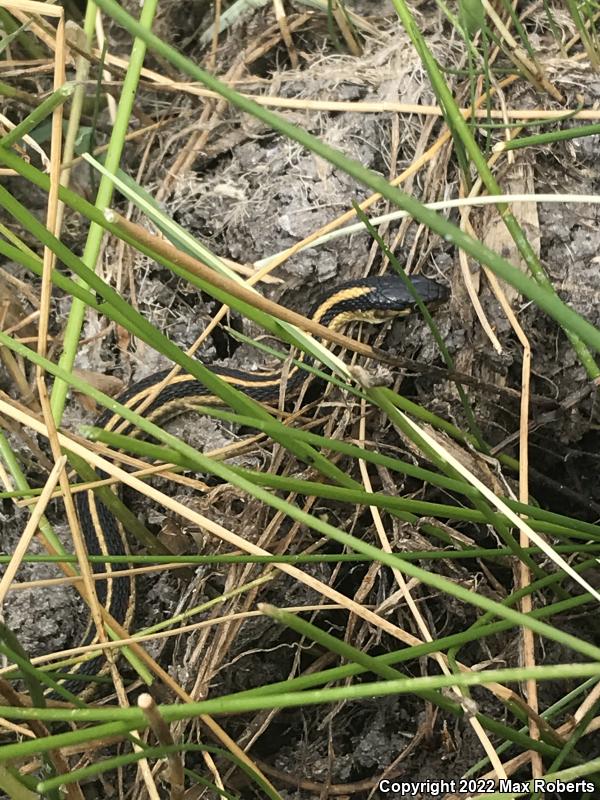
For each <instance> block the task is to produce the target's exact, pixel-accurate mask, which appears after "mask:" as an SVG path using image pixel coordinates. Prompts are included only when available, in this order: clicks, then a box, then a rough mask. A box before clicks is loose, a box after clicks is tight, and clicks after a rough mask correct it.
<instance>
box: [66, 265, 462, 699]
mask: <svg viewBox="0 0 600 800" xmlns="http://www.w3.org/2000/svg"><path fill="white" fill-rule="evenodd" d="M411 282H412V284H413V286H414V288H415V289H416V290H417V292H418V294H419V295H420V297H421V299H422V300H423V302H425V303H427V304H437V303H441V302H442V301H444V300H445V299H446V298H447V296H448V290H447V289H446V287H444V286H442V285H441V284H438V283H436V282H434V281H432V280H430V279H428V278H425V277H422V276H416V277H413V278H411ZM415 306H416V304H415V302H414V298H413V296H412V294H411V293H410V292H409V290H408V289H407V287H406V285H405V283H404V281H402V280H401V279H400V278H399V277H397V276H395V275H385V276H380V277H371V278H363V279H358V280H353V281H349V282H346V283H343V284H341V285H338V286H336V287H335V288H334V289H333V290H332V291H330V292H329V293H328V294H327V295H326V296H325V297H323V298H322V299H321V301H320V302H319V303H317V305H316V306H315V307H314V309H313V311H312V314H311V317H312V319H313V320H315V321H316V322H320V323H321V324H322V325H326V326H328V327H330V328H332V329H336V328H340V327H342V326H343V325H345V324H347V323H349V322H353V321H355V320H363V321H366V322H371V323H381V322H385V321H386V320H390V319H393V318H396V317H400V316H405V315H408V314H410V313H411V312H412V311H413V310H414V308H415ZM211 371H212V372H214V373H215V374H216V375H219V376H220V377H221V378H223V380H225V381H227V382H228V383H231V384H233V385H234V386H235V387H236V388H238V389H241V390H242V391H244V392H245V393H247V394H248V395H249V396H250V397H252V398H253V399H255V400H258V401H260V402H269V401H274V402H277V400H278V397H279V389H280V384H281V377H282V376H281V371H277V372H246V371H244V370H242V369H233V368H228V367H222V366H211ZM168 372H169V370H164V371H161V372H158V373H156V374H154V375H152V376H150V377H148V378H144V379H143V380H141V381H138V382H137V383H135V384H132V385H131V386H130V387H128V388H127V389H126V390H125V391H124V392H123V393H122V394H121V395H120V396H119V397H118V398H117V400H118V401H119V402H120V403H122V404H123V405H127V406H128V407H129V408H131V409H133V410H135V409H137V408H138V407H139V406H140V404H142V403H143V402H144V401H145V400H146V399H147V398H148V396H149V395H150V394H151V393H152V392H153V390H155V389H156V387H157V386H159V384H161V383H162V382H163V381H164V380H165V378H166V376H167V374H168ZM298 378H300V379H301V378H302V375H301V371H298V370H296V372H295V374H294V375H292V376H291V378H290V377H289V376H288V380H287V388H288V389H289V388H291V387H293V385H294V384H295V383H296V382H297V381H296V380H295V379H298ZM194 401H198V402H200V403H202V404H203V405H211V404H215V405H217V404H221V400H220V398H219V397H216V396H213V395H211V394H210V392H209V391H208V390H207V389H206V387H205V386H204V385H203V384H202V383H200V382H199V381H198V380H196V379H195V378H194V377H193V376H191V375H188V374H179V375H177V376H176V377H175V378H174V379H173V380H172V381H171V382H169V383H168V384H167V385H165V386H164V387H163V388H161V389H160V390H159V392H158V393H157V394H156V396H155V397H154V398H153V399H152V400H151V402H150V403H147V404H146V406H145V407H144V408H143V411H142V413H143V415H144V416H145V417H146V418H147V419H149V420H152V421H154V422H156V421H157V420H159V419H163V418H164V417H165V416H171V417H172V416H174V415H175V414H177V413H181V412H183V411H185V410H187V409H188V408H189V406H190V404H191V403H193V402H194ZM96 424H97V426H98V427H102V428H104V429H105V430H108V431H114V430H116V429H117V428H118V427H119V426H121V425H123V419H122V418H121V417H120V416H118V415H115V414H112V413H111V412H110V411H106V412H104V413H103V414H102V415H101V416H100V417H99V419H98V421H97V423H96ZM125 432H127V433H129V432H131V427H129V428H128V429H127V428H126V430H125ZM101 477H106V476H104V475H102V476H101ZM76 497H77V509H78V514H79V519H80V523H81V528H82V531H83V535H84V539H85V543H86V546H87V551H88V553H89V554H90V555H103V556H119V555H126V554H128V552H129V550H128V547H127V541H126V538H125V533H124V531H123V529H122V527H121V525H120V523H118V522H117V520H116V518H115V517H114V516H113V514H112V512H111V511H109V510H108V509H107V508H106V506H105V505H104V504H103V503H102V502H101V501H100V500H99V499H98V498H97V497H96V496H95V495H94V493H93V491H92V490H87V491H83V492H79V493H77V495H76ZM126 568H127V565H126V564H113V565H111V564H110V563H108V562H107V563H106V565H99V564H95V565H94V567H93V569H94V571H96V572H101V571H104V570H105V571H106V572H108V573H112V576H111V577H110V578H108V579H102V580H98V581H97V582H96V592H97V596H98V601H99V602H100V603H101V604H102V605H104V606H105V608H106V609H107V610H108V611H109V613H110V614H111V615H112V617H113V618H114V619H116V620H117V622H119V623H120V624H121V625H123V627H124V628H126V629H128V628H129V625H130V623H131V621H132V619H133V614H134V610H135V579H134V578H133V577H132V576H123V577H120V578H119V577H118V572H119V570H122V569H126ZM93 639H94V637H93V632H92V629H91V627H90V628H89V629H88V634H87V635H86V638H85V643H86V644H87V643H90V642H92V641H93ZM103 663H104V659H103V658H100V657H99V658H95V659H93V660H92V661H89V662H87V663H86V665H85V672H86V674H92V675H93V674H96V673H98V672H99V671H100V669H101V666H102V664H103ZM73 683H76V684H79V682H78V681H69V684H73ZM70 688H71V687H70ZM86 694H87V690H86Z"/></svg>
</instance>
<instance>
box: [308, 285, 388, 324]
mask: <svg viewBox="0 0 600 800" xmlns="http://www.w3.org/2000/svg"><path fill="white" fill-rule="evenodd" d="M372 291H373V287H372V286H353V287H351V288H349V289H344V290H343V291H341V292H336V293H335V294H332V295H331V297H328V298H327V299H326V300H324V301H323V302H322V303H321V305H320V306H319V307H318V308H317V310H316V311H315V313H314V314H313V317H312V319H313V322H320V321H321V319H322V318H323V317H324V316H325V314H326V313H327V312H328V311H329V309H331V308H333V307H334V306H336V305H337V304H338V303H343V302H345V301H346V300H354V299H356V298H357V297H363V296H364V295H365V294H371V293H372Z"/></svg>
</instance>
